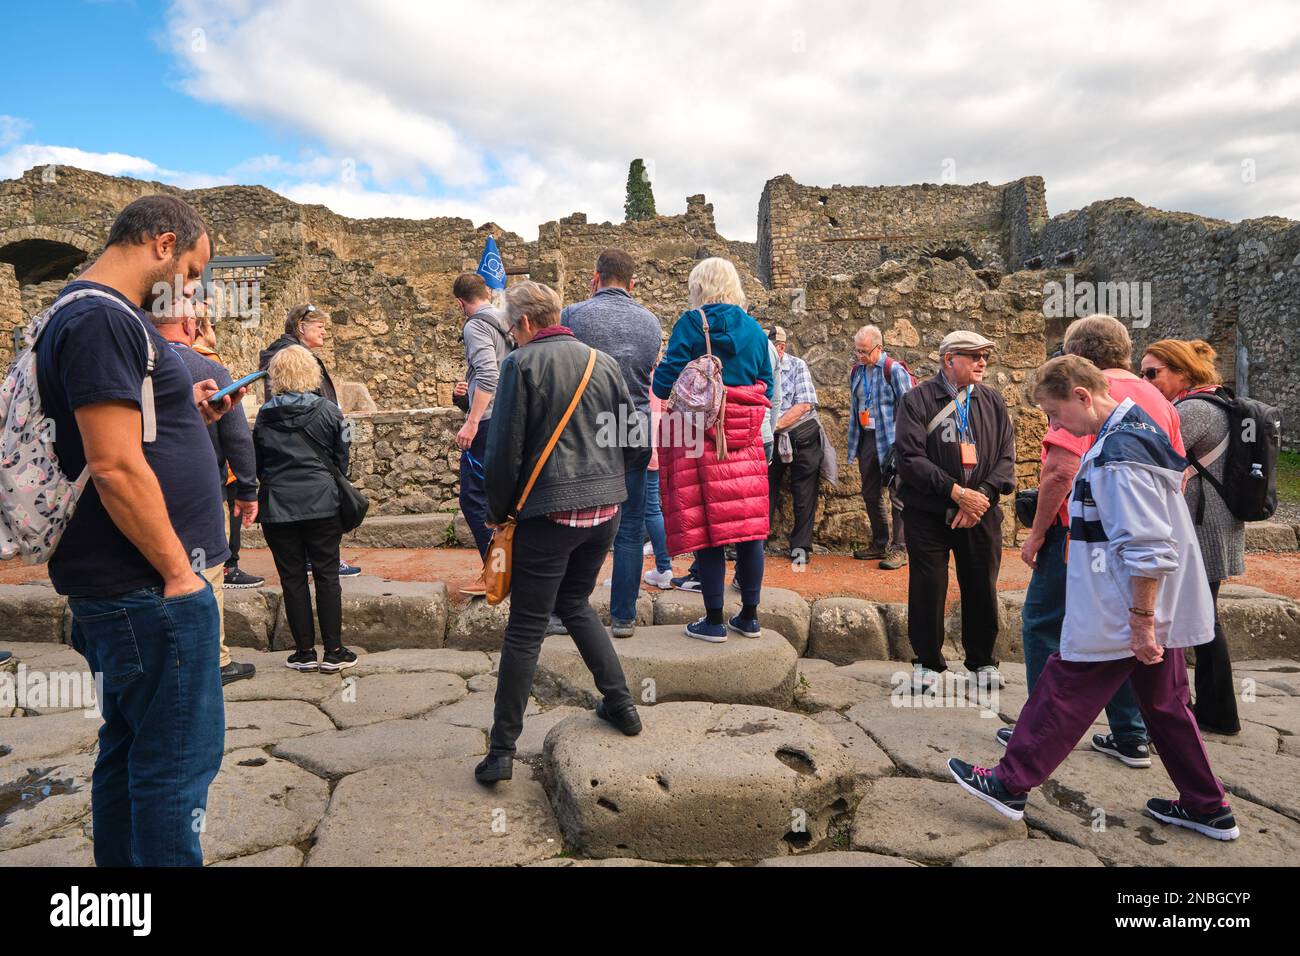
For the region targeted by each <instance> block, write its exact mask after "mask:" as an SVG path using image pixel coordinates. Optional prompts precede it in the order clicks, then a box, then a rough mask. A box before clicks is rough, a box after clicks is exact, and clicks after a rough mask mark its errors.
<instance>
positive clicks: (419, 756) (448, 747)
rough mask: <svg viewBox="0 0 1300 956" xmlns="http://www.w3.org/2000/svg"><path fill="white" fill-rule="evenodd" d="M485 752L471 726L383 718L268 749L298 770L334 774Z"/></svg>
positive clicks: (295, 739) (483, 744) (320, 774)
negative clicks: (361, 725)
mask: <svg viewBox="0 0 1300 956" xmlns="http://www.w3.org/2000/svg"><path fill="white" fill-rule="evenodd" d="M486 751H487V743H486V741H485V740H484V737H483V733H482V732H481V731H479V730H477V729H475V728H472V727H457V726H455V725H454V724H444V723H435V722H434V721H430V720H385V721H382V722H380V723H376V724H367V725H365V726H364V727H353V728H350V729H348V730H327V731H325V732H324V733H319V734H310V735H308V736H306V737H296V738H294V739H293V740H286V741H283V742H282V743H280V744H277V745H276V746H275V747H274V748H273V749H272V751H271V752H272V753H273V754H275V756H277V757H283V758H284V759H285V760H292V761H293V762H294V763H296V764H297V765H298V766H300V767H302V768H303V769H304V770H310V771H311V772H312V773H314V774H317V775H319V776H322V777H328V778H331V779H333V778H335V777H342V776H343V775H345V774H349V773H357V772H359V771H361V770H369V769H371V768H372V767H382V766H385V765H387V764H394V763H410V762H414V761H421V760H441V759H443V758H445V757H461V756H469V755H471V754H482V753H485V752H486Z"/></svg>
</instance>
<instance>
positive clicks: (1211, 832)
mask: <svg viewBox="0 0 1300 956" xmlns="http://www.w3.org/2000/svg"><path fill="white" fill-rule="evenodd" d="M1147 813H1149V814H1151V816H1153V817H1155V818H1156V819H1157V820H1159V821H1160V822H1161V823H1172V824H1173V825H1174V826H1176V827H1186V828H1187V829H1189V830H1195V831H1196V832H1197V833H1199V834H1201V835H1202V836H1207V837H1209V838H1210V839H1211V840H1235V839H1237V837H1239V836H1241V830H1239V829H1238V828H1237V821H1236V820H1235V819H1234V818H1233V816H1232V811H1231V810H1230V809H1229V808H1228V805H1227V804H1226V803H1225V804H1224V805H1223V806H1222V807H1220V808H1219V809H1218V810H1216V811H1214V812H1213V813H1207V814H1205V815H1204V816H1202V815H1200V814H1196V813H1192V812H1191V811H1190V810H1188V809H1187V808H1185V807H1184V806H1183V805H1182V804H1181V803H1179V802H1178V801H1177V800H1159V799H1151V800H1148V801H1147Z"/></svg>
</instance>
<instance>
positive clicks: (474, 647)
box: [446, 598, 510, 651]
mask: <svg viewBox="0 0 1300 956" xmlns="http://www.w3.org/2000/svg"><path fill="white" fill-rule="evenodd" d="M509 620H510V599H509V598H506V599H505V600H504V601H502V602H501V603H500V604H498V605H496V606H495V607H494V606H493V605H491V604H488V602H487V601H485V600H483V599H482V598H474V599H473V600H471V601H470V602H469V604H468V605H466V606H465V607H463V608H459V609H453V611H452V613H451V618H450V620H449V621H448V622H447V642H446V646H447V647H452V648H455V649H456V650H460V651H500V650H501V644H502V642H503V641H504V640H505V633H506V622H507V621H509Z"/></svg>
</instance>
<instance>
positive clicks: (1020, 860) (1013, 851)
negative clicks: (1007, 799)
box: [952, 840, 1105, 867]
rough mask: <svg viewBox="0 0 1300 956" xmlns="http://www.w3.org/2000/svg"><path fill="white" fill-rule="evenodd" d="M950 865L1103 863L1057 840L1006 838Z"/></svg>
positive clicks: (1020, 865) (1075, 847)
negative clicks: (1003, 841)
mask: <svg viewBox="0 0 1300 956" xmlns="http://www.w3.org/2000/svg"><path fill="white" fill-rule="evenodd" d="M952 865H953V866H1014V867H1022V866H1061V867H1079V866H1086V867H1098V866H1105V864H1104V863H1102V862H1101V860H1099V859H1097V858H1096V857H1095V856H1093V855H1092V854H1091V853H1089V852H1088V851H1087V850H1085V849H1083V848H1082V847H1077V846H1074V845H1073V844H1070V843H1061V842H1059V841H1056V840H1009V841H1007V842H1006V843H999V844H998V845H997V846H994V847H990V848H989V849H987V850H976V851H975V852H973V853H967V854H966V855H965V856H963V857H958V858H957V859H956V860H953V861H952Z"/></svg>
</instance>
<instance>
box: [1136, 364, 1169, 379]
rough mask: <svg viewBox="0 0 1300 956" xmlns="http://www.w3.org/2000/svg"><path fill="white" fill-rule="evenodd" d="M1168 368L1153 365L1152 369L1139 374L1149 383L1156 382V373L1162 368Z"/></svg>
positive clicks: (1146, 369)
mask: <svg viewBox="0 0 1300 956" xmlns="http://www.w3.org/2000/svg"><path fill="white" fill-rule="evenodd" d="M1168 367H1169V366H1168V365H1152V366H1151V367H1150V368H1144V369H1142V371H1140V372H1138V374H1139V375H1141V376H1142V377H1143V378H1144V379H1146V380H1147V381H1148V382H1154V381H1155V380H1156V373H1157V372H1159V371H1160V370H1161V369H1162V368H1168Z"/></svg>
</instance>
